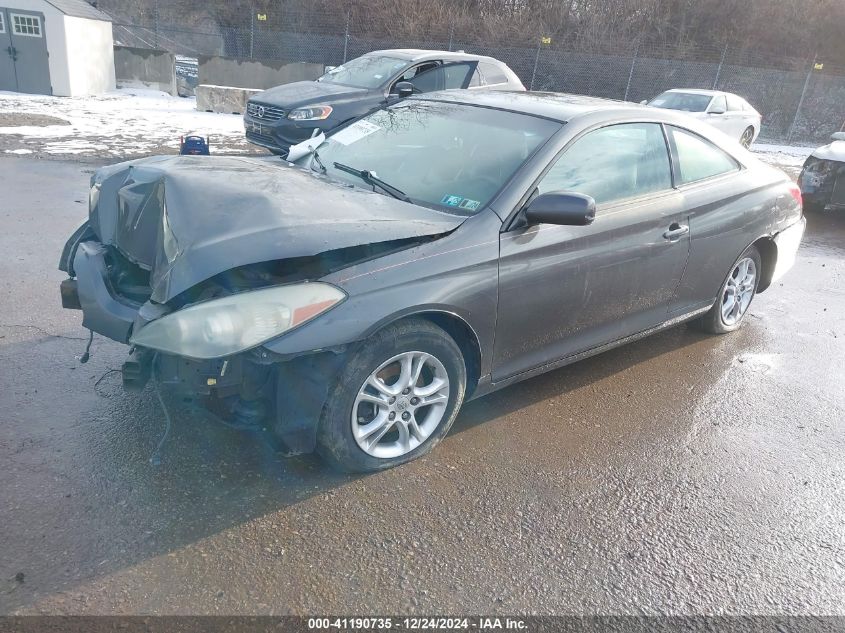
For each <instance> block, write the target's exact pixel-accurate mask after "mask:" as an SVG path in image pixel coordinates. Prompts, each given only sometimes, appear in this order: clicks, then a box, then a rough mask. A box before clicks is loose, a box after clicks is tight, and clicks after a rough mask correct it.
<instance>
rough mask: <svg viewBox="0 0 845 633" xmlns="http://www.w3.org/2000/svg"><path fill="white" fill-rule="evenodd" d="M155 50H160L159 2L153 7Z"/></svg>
mask: <svg viewBox="0 0 845 633" xmlns="http://www.w3.org/2000/svg"><path fill="white" fill-rule="evenodd" d="M153 36H154V38H155V39H154V40H153V48H158V0H156V2H155V6H154V7H153Z"/></svg>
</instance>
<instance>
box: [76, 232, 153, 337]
mask: <svg viewBox="0 0 845 633" xmlns="http://www.w3.org/2000/svg"><path fill="white" fill-rule="evenodd" d="M106 252H107V251H106V247H105V246H103V245H102V244H100V243H98V242H80V243H79V245H78V246H77V247H76V254H75V256H74V257H73V272H74V273H75V275H76V279H66V280H65V281H63V282H62V285H61V295H62V307H64V308H68V309H76V310H82V325H83V327H86V328H88V329H89V330H91V331H93V332H96V333H97V334H102V335H103V336H106V337H108V338H110V339H114V340H115V341H118V342H120V343H128V342H129V334H130V332H131V330H132V324H133V323H134V322H135V318H136V316H137V315H138V309H139V308H140V306H138V305H135V304H130V303H128V302H126V301H124V300H121V299H120V298H119V297H116V296H115V295H114V294H113V293H112V291H111V289H110V287H109V283H108V270H107V267H106Z"/></svg>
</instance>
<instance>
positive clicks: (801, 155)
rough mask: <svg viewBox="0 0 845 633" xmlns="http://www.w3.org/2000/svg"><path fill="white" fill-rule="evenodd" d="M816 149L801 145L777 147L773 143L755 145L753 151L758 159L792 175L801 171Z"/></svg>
mask: <svg viewBox="0 0 845 633" xmlns="http://www.w3.org/2000/svg"><path fill="white" fill-rule="evenodd" d="M814 149H815V147H803V146H799V145H775V144H772V143H759V142H758V143H754V145H752V146H751V150H752V151H753V152H754V153H755V154H756V155H757V157H758V158H759V159H760V160H762V161H765V162H767V163H769V164H770V165H774V166H775V167H780V168H781V169H786V170H787V171H788V172H790V173H792V172H793V171H794V170H796V169H798V170H800V169H801V166H802V165H803V164H804V161H805V160H807V157H808V156H809V155H810V154H811V153H812V152H813V150H814Z"/></svg>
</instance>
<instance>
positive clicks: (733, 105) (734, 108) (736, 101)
mask: <svg viewBox="0 0 845 633" xmlns="http://www.w3.org/2000/svg"><path fill="white" fill-rule="evenodd" d="M727 100H728V110H729V111H730V112H739V111H741V110H742V109H743V107H742V99H740V98H739V97H737V96H735V95H728V99H727Z"/></svg>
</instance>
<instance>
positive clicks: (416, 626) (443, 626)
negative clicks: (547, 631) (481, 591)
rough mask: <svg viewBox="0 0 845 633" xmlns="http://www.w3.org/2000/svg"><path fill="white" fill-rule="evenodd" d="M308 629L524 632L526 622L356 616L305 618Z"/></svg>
mask: <svg viewBox="0 0 845 633" xmlns="http://www.w3.org/2000/svg"><path fill="white" fill-rule="evenodd" d="M308 628H309V629H311V630H314V631H320V630H326V631H327V630H341V631H343V630H355V631H365V630H371V631H389V630H393V629H396V630H399V629H404V630H409V631H426V630H454V629H457V630H469V629H477V630H480V631H493V630H502V631H504V630H510V631H520V630H525V629H526V623H525V621H524V620H521V619H519V618H494V617H489V618H488V617H477V618H445V617H444V618H440V617H418V618H413V617H401V618H396V617H371V618H366V617H357V618H309V619H308Z"/></svg>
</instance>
